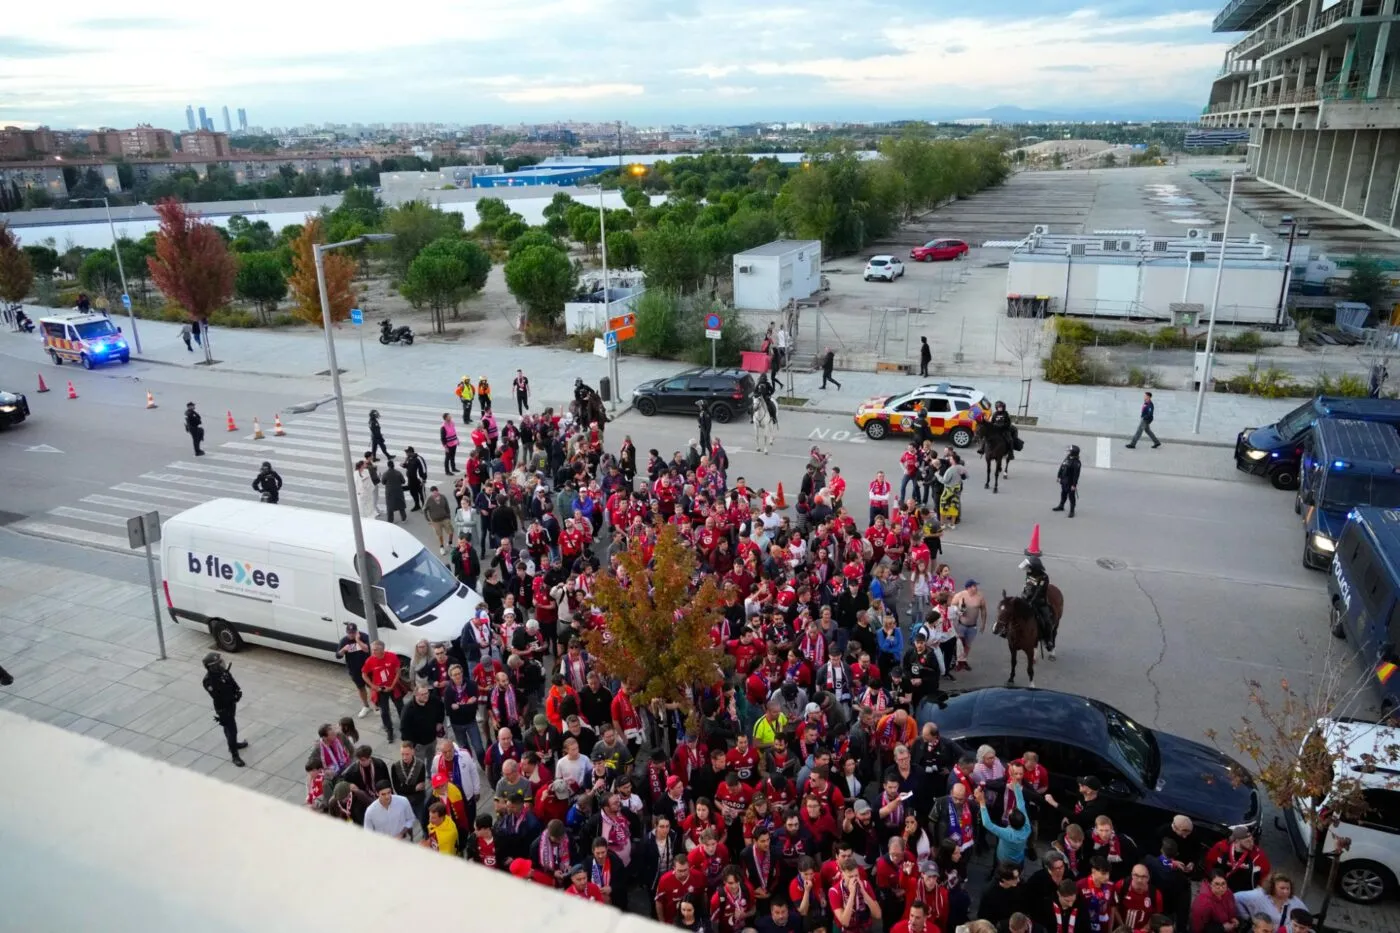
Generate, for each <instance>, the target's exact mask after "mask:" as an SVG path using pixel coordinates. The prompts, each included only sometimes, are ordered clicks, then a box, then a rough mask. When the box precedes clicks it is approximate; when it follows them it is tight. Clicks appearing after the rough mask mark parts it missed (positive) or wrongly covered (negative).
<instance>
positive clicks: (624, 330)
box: [608, 313, 637, 340]
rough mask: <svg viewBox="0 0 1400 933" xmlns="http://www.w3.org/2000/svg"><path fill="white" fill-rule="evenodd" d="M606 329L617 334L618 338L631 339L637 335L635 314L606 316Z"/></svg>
mask: <svg viewBox="0 0 1400 933" xmlns="http://www.w3.org/2000/svg"><path fill="white" fill-rule="evenodd" d="M608 330H610V331H612V332H613V333H615V334H617V339H618V340H631V339H632V338H633V337H635V336H637V315H635V314H631V313H628V314H619V315H618V316H617V317H614V318H608Z"/></svg>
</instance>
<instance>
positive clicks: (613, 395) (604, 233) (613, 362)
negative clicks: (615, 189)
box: [598, 184, 620, 412]
mask: <svg viewBox="0 0 1400 933" xmlns="http://www.w3.org/2000/svg"><path fill="white" fill-rule="evenodd" d="M598 243H599V245H600V247H601V249H602V260H603V314H604V315H606V316H607V318H608V320H609V321H611V320H612V293H611V292H610V291H609V290H608V212H607V209H606V208H605V207H604V206H603V186H602V185H601V184H599V185H598ZM617 354H618V348H617V347H613V348H612V349H611V350H609V351H608V370H609V374H610V375H611V376H612V391H611V392H609V393H608V406H609V408H610V409H611V410H612V411H614V412H615V411H617V393H618V392H619V391H620V390H619V387H618V384H617V382H618V379H617Z"/></svg>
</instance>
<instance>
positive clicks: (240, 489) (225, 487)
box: [141, 473, 345, 509]
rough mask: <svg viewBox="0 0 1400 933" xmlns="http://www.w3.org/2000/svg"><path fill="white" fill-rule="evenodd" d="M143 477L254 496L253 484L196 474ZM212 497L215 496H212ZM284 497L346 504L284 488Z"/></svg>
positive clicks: (338, 505) (332, 506)
mask: <svg viewBox="0 0 1400 933" xmlns="http://www.w3.org/2000/svg"><path fill="white" fill-rule="evenodd" d="M141 478H142V479H149V480H153V481H155V482H157V483H177V484H179V485H181V486H198V487H199V488H200V489H208V490H212V491H214V492H216V493H218V494H219V495H225V494H228V493H232V494H235V495H238V496H252V495H253V489H252V487H251V486H238V485H235V484H233V483H219V482H214V481H212V480H204V479H200V478H199V477H195V476H183V475H181V474H178V473H146V474H145V475H143V476H142V477H141ZM250 482H251V481H250ZM210 498H214V497H213V496H211V497H210ZM282 498H283V499H287V500H289V501H292V502H305V503H307V504H309V505H321V506H325V507H326V508H330V509H339V508H343V507H344V506H345V500H344V499H334V498H331V497H330V496H313V495H309V494H307V493H302V492H287V490H285V489H283V490H282Z"/></svg>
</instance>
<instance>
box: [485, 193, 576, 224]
mask: <svg viewBox="0 0 1400 933" xmlns="http://www.w3.org/2000/svg"><path fill="white" fill-rule="evenodd" d="M573 204H574V199H573V198H571V197H569V196H568V195H567V194H566V193H564V192H563V191H556V192H554V197H552V198H550V199H549V203H548V204H546V205H545V207H544V211H543V213H544V216H545V217H546V219H547V218H550V217H565V216H567V215H568V213H569V208H570V207H572V206H573ZM480 211H481V206H480V204H478V205H477V212H478V213H480Z"/></svg>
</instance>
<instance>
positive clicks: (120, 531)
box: [9, 399, 505, 552]
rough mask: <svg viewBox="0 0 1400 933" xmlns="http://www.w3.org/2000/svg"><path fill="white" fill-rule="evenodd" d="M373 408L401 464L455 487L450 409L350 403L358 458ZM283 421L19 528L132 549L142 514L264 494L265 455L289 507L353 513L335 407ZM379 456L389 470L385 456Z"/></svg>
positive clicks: (211, 443) (353, 451)
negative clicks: (412, 461)
mask: <svg viewBox="0 0 1400 933" xmlns="http://www.w3.org/2000/svg"><path fill="white" fill-rule="evenodd" d="M370 409H377V410H378V411H379V415H380V427H381V428H382V429H383V432H384V439H385V442H386V443H387V444H388V445H389V450H390V452H391V453H393V455H394V458H395V460H396V462H398V463H400V464H401V463H402V462H403V449H404V448H405V447H408V446H411V447H413V448H414V449H415V450H417V451H418V453H419V454H420V455H421V456H422V457H423V459H424V461H425V462H426V463H427V465H428V482H429V484H430V485H431V484H433V483H446V481H447V480H446V477H445V476H444V474H443V471H442V466H443V463H442V445H441V444H440V443H439V440H438V438H439V434H438V431H439V429H440V428H441V425H442V413H443V409H442V408H430V407H428V406H423V405H404V404H396V403H392V402H376V401H374V400H372V399H347V400H346V402H345V417H346V422H347V424H348V425H349V428H350V456H351V458H352V462H353V460H358V459H359V458H360V457H361V456H363V454H364V452H365V451H366V450H367V449H369V446H370V442H369V412H370ZM449 411H450V409H449ZM452 414H453V415H454V417H455V416H457V415H459V414H460V413H459V412H455V411H452ZM283 421H284V423H285V425H286V429H287V433H286V435H285V436H283V437H275V436H272V435H270V434H269V435H267V436H266V437H265V438H263V439H262V440H255V439H254V438H253V435H252V434H233V433H231V434H229V435H228V437H229V438H230V439H229V440H227V441H225V442H223V443H218V441H217V440H215V439H214V438H212V437H211V438H206V442H205V445H204V446H205V455H204V456H203V457H199V458H195V457H193V456H190V457H189V459H187V460H178V461H175V462H173V463H167V464H165V465H164V466H160V467H157V468H155V469H153V470H151V471H150V472H148V473H142V474H141V475H140V476H138V477H134V478H131V479H127V480H124V481H123V482H120V483H116V484H115V485H113V486H110V487H108V488H106V489H104V490H101V491H99V492H94V493H93V494H92V495H86V496H82V497H81V498H76V499H74V500H72V501H69V502H68V503H67V504H65V505H62V506H58V507H56V508H53V509H50V510H49V511H48V512H46V513H44V514H43V515H36V516H34V517H33V518H31V519H26V520H23V521H19V522H16V523H14V524H13V525H10V526H9V527H10V528H11V529H13V530H15V531H18V532H21V533H24V534H32V535H37V536H39V537H44V538H53V539H57V540H61V541H69V542H72V543H75V544H83V545H87V546H90V547H100V548H105V549H108V550H115V551H123V552H125V551H129V550H130V546H129V544H128V541H127V537H126V533H125V528H126V523H127V519H129V518H131V517H132V516H135V515H141V514H143V513H146V512H152V511H155V512H159V513H160V514H161V517H162V518H166V517H169V516H172V515H175V514H176V513H178V512H182V511H184V510H185V509H188V508H191V507H193V506H196V505H199V504H200V503H203V502H208V501H209V500H211V499H219V498H237V499H256V498H258V494H257V493H256V492H254V491H253V487H252V482H253V478H254V477H255V476H256V475H257V472H258V468H259V467H260V466H261V465H262V463H263V461H264V460H267V461H271V463H272V465H273V467H274V468H275V469H276V470H277V472H278V473H280V474H282V481H283V486H282V496H281V500H282V502H283V503H285V504H287V505H295V506H300V507H303V508H312V509H322V510H325V511H331V512H346V511H347V510H348V509H349V508H350V506H349V499H348V495H347V490H346V487H345V476H344V466H343V463H342V454H341V449H340V433H339V427H338V424H337V419H336V413H335V408H334V407H333V406H325V407H324V408H323V409H322V410H320V411H316V412H312V413H310V414H306V415H300V416H296V417H288V418H284V419H283ZM500 423H501V424H502V425H504V424H505V419H504V418H501V422H500ZM457 429H458V433H459V436H460V438H461V441H462V451H461V452H460V453H459V456H458V461H457V466H458V469H461V466H462V463H463V461H464V460H465V459H466V456H465V454H466V450H467V449H468V448H469V447H470V443H469V441H468V440H467V434H468V432H469V431H470V428H464V426H463V425H462V424H461V421H460V418H458V419H457ZM191 453H193V452H192V451H191ZM379 458H380V461H381V462H380V467H381V469H382V468H383V458H384V455H383V453H382V452H380V454H379Z"/></svg>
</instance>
